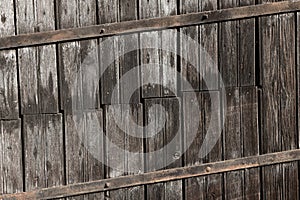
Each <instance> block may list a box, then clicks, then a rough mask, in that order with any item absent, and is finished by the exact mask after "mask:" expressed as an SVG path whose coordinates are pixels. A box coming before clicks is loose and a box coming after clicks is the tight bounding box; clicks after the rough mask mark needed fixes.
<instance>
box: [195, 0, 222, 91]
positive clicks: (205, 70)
mask: <svg viewBox="0 0 300 200" xmlns="http://www.w3.org/2000/svg"><path fill="white" fill-rule="evenodd" d="M199 4H200V5H199V7H200V11H210V10H216V9H217V8H218V1H217V0H205V1H199ZM199 36H200V41H199V43H200V45H201V49H200V74H201V75H202V76H203V77H205V78H206V80H207V82H204V79H203V78H202V77H200V83H199V84H200V90H207V88H209V89H210V90H217V89H218V88H219V85H218V84H219V82H218V81H219V77H218V73H216V72H218V24H217V23H214V24H204V25H201V26H199Z"/></svg>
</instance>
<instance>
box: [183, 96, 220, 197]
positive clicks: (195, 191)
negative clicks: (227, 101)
mask: <svg viewBox="0 0 300 200" xmlns="http://www.w3.org/2000/svg"><path fill="white" fill-rule="evenodd" d="M211 94H212V95H214V96H215V97H216V99H219V92H212V93H211ZM195 97H196V98H194V97H193V95H192V94H191V93H189V92H186V93H184V97H183V113H184V114H183V119H184V132H185V134H184V135H188V134H189V132H191V131H193V130H192V128H193V127H194V126H195V125H194V124H195V123H196V121H195V120H198V121H199V122H198V123H199V128H198V132H197V135H196V138H195V139H194V140H193V142H192V144H191V146H190V147H189V148H188V150H187V152H186V153H185V162H184V163H185V166H193V165H199V164H203V163H210V162H216V161H220V160H222V147H221V140H219V141H218V142H217V144H216V145H215V146H214V148H213V149H212V151H211V152H208V155H207V156H206V157H205V158H201V157H199V155H200V154H199V153H200V152H199V150H200V148H201V146H202V145H204V146H205V145H207V144H203V142H204V138H205V136H206V134H207V130H208V128H209V125H210V122H211V121H213V126H214V130H215V131H221V130H220V127H221V126H220V125H221V119H220V114H219V115H218V118H216V119H212V118H211V113H212V112H217V111H214V110H212V107H211V104H212V103H211V99H210V93H209V92H197V93H196V96H195ZM197 101H198V104H199V107H201V108H202V109H201V111H200V112H201V113H200V119H195V117H194V116H195V112H199V111H197V110H194V109H193V108H194V106H192V105H193V104H195V102H197ZM219 103H220V102H219ZM196 116H197V115H196ZM184 145H185V146H186V145H187V144H184ZM185 148H186V147H185ZM222 185H223V184H222V175H221V174H215V175H209V176H203V177H195V178H190V179H187V180H186V181H185V198H186V199H222Z"/></svg>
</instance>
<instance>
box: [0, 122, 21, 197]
mask: <svg viewBox="0 0 300 200" xmlns="http://www.w3.org/2000/svg"><path fill="white" fill-rule="evenodd" d="M0 152H1V154H0V167H1V171H0V193H1V194H11V193H18V192H22V191H23V166H22V160H23V158H22V141H21V120H11V121H0Z"/></svg>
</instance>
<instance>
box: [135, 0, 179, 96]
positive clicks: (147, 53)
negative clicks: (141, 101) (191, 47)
mask: <svg viewBox="0 0 300 200" xmlns="http://www.w3.org/2000/svg"><path fill="white" fill-rule="evenodd" d="M139 8H140V19H146V18H153V17H164V16H169V15H176V13H177V2H176V1H175V0H171V1H167V2H166V1H158V0H156V1H146V0H142V1H140V4H139ZM140 38H141V39H140V44H141V49H142V50H141V64H142V65H144V64H156V65H155V67H153V68H151V70H150V69H145V68H143V67H142V68H141V76H142V77H141V79H142V84H143V90H142V96H143V98H149V97H163V96H166V97H169V96H174V95H175V94H174V91H175V92H176V90H177V77H174V76H170V73H174V72H177V62H176V60H177V56H176V55H174V54H172V53H170V52H168V51H162V50H161V49H150V48H149V47H150V46H151V44H156V45H157V47H159V48H163V47H165V48H170V49H176V48H177V47H176V46H177V31H176V30H163V31H152V32H144V33H141V34H140ZM162 65H164V66H165V67H163V66H162ZM154 82H156V83H159V84H154ZM171 91H173V92H171Z"/></svg>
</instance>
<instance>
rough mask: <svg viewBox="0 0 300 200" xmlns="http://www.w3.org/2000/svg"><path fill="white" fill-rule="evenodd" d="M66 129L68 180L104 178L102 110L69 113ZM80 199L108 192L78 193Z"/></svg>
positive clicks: (98, 196) (81, 180) (96, 196)
mask: <svg viewBox="0 0 300 200" xmlns="http://www.w3.org/2000/svg"><path fill="white" fill-rule="evenodd" d="M65 133H66V173H67V174H66V182H67V184H74V183H83V182H88V181H96V180H100V179H103V178H104V171H103V170H104V167H103V164H102V163H101V158H103V148H104V147H103V138H102V137H101V133H103V114H102V110H97V111H85V112H78V113H76V114H74V115H66V116H65ZM76 199H104V194H103V193H99V194H91V195H85V196H78V197H76Z"/></svg>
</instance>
